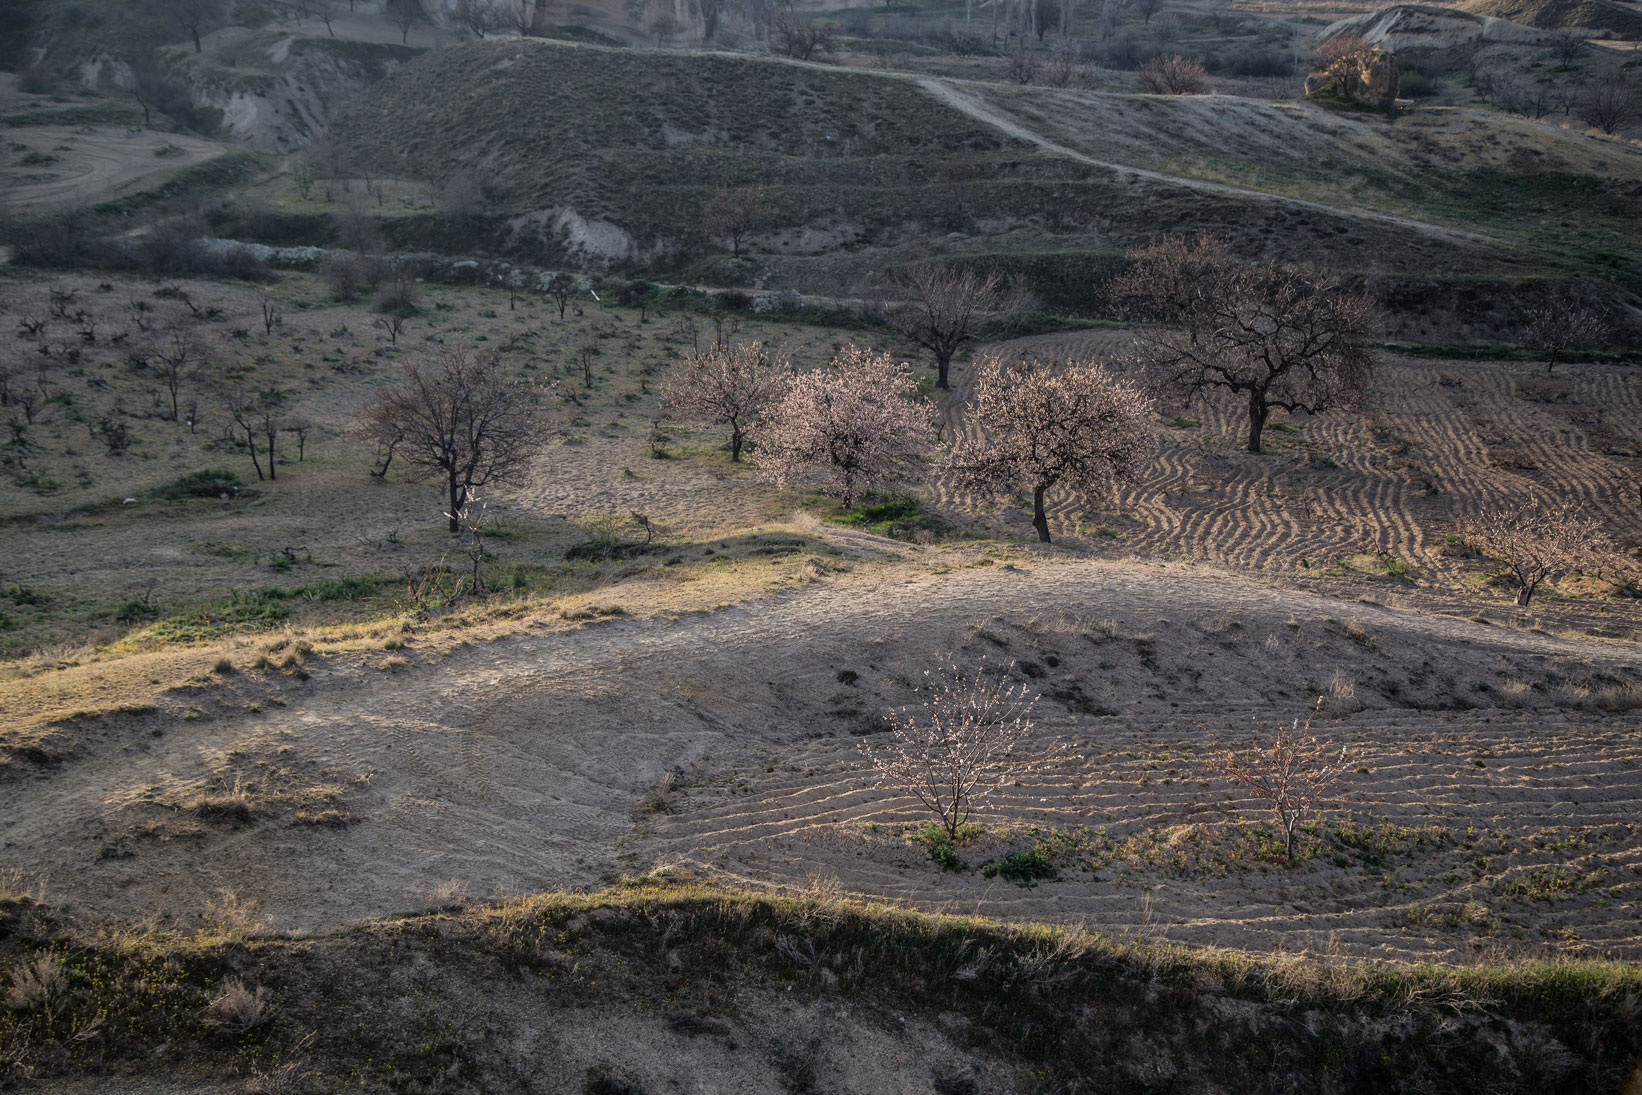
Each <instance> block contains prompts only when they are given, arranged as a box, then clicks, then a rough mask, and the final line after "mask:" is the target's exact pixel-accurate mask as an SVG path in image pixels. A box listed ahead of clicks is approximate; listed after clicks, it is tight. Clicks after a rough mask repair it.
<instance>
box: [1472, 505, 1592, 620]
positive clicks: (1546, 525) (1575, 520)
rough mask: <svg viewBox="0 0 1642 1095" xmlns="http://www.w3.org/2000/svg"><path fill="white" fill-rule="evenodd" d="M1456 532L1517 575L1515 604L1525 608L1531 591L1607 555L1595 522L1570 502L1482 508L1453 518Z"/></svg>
mask: <svg viewBox="0 0 1642 1095" xmlns="http://www.w3.org/2000/svg"><path fill="white" fill-rule="evenodd" d="M1459 535H1460V538H1461V539H1462V540H1464V541H1465V542H1466V543H1467V544H1469V545H1471V547H1472V548H1474V549H1475V550H1477V551H1479V552H1481V553H1482V554H1484V555H1486V556H1489V557H1490V558H1492V559H1495V560H1497V561H1499V562H1501V563H1503V564H1505V567H1506V569H1508V570H1509V571H1510V572H1511V574H1512V576H1513V577H1515V578H1516V580H1517V605H1518V607H1520V608H1527V607H1528V602H1529V601H1531V600H1532V599H1533V596H1534V591H1535V590H1537V589H1538V588H1539V587H1540V585H1541V584H1542V583H1544V582H1547V581H1555V580H1557V579H1558V578H1561V577H1563V576H1565V575H1568V574H1573V573H1575V572H1577V571H1580V570H1583V569H1585V568H1587V567H1596V566H1600V565H1601V563H1602V561H1603V560H1604V559H1605V558H1607V557H1608V552H1609V550H1610V548H1609V541H1608V538H1607V536H1606V534H1605V533H1603V531H1602V526H1601V524H1600V523H1599V522H1598V521H1597V520H1596V519H1595V518H1594V517H1588V516H1586V515H1584V514H1582V513H1581V512H1580V511H1579V509H1578V508H1577V507H1575V506H1572V505H1567V504H1564V505H1561V506H1550V505H1546V504H1544V503H1542V502H1541V501H1540V500H1538V499H1535V500H1533V501H1532V502H1529V503H1528V504H1526V505H1520V506H1514V507H1510V508H1505V509H1485V510H1481V511H1479V512H1477V513H1475V514H1472V515H1470V516H1468V517H1465V518H1463V519H1462V520H1461V521H1460V522H1459Z"/></svg>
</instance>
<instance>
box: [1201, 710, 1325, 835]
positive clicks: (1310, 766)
mask: <svg viewBox="0 0 1642 1095" xmlns="http://www.w3.org/2000/svg"><path fill="white" fill-rule="evenodd" d="M1322 702H1323V701H1322V700H1321V699H1320V698H1319V699H1318V701H1317V706H1316V707H1315V708H1313V709H1312V712H1311V714H1310V715H1308V716H1307V717H1306V721H1305V724H1304V725H1303V726H1302V725H1301V723H1300V720H1299V719H1298V718H1296V719H1295V720H1294V722H1293V723H1292V724H1291V725H1290V726H1287V727H1284V726H1283V725H1281V724H1279V725H1278V726H1277V727H1276V728H1275V729H1274V730H1271V731H1267V730H1265V728H1264V727H1261V726H1260V724H1259V723H1258V722H1256V723H1255V725H1256V727H1258V728H1259V729H1260V730H1261V731H1262V733H1261V737H1260V738H1258V739H1256V740H1255V741H1252V742H1250V743H1248V744H1247V745H1245V746H1243V747H1242V748H1234V749H1229V750H1225V751H1223V752H1222V753H1221V754H1220V757H1219V759H1220V766H1221V771H1223V772H1225V774H1226V775H1227V777H1229V778H1230V779H1231V781H1232V782H1233V783H1236V784H1238V785H1240V786H1243V787H1247V788H1248V789H1249V790H1250V791H1252V792H1253V793H1254V796H1255V797H1256V798H1258V799H1259V800H1260V801H1261V802H1263V803H1264V804H1265V805H1266V806H1268V807H1270V809H1271V811H1272V812H1273V813H1274V814H1276V815H1277V822H1278V824H1279V825H1280V826H1281V827H1282V830H1283V850H1284V851H1285V852H1286V853H1287V856H1288V859H1289V862H1291V863H1292V862H1293V861H1294V830H1295V829H1296V828H1297V827H1298V826H1299V824H1300V822H1301V820H1302V819H1304V818H1305V816H1306V815H1307V814H1310V813H1312V812H1314V811H1316V810H1318V809H1319V808H1320V807H1321V806H1322V805H1323V804H1324V803H1326V802H1327V801H1328V800H1329V799H1330V797H1331V796H1333V794H1334V793H1335V791H1336V789H1337V788H1338V786H1339V783H1340V779H1341V777H1342V776H1343V775H1344V774H1345V772H1346V768H1347V766H1348V764H1349V763H1350V760H1351V754H1350V753H1349V752H1348V751H1347V750H1346V749H1344V748H1339V749H1336V748H1335V747H1334V746H1333V745H1330V744H1328V743H1326V742H1322V741H1319V740H1318V739H1317V737H1316V735H1315V734H1313V733H1312V732H1311V724H1312V720H1313V719H1315V718H1316V717H1317V712H1318V711H1320V710H1321V709H1322ZM1268 735H1269V736H1268Z"/></svg>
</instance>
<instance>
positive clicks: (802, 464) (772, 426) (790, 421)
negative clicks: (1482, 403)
mask: <svg viewBox="0 0 1642 1095" xmlns="http://www.w3.org/2000/svg"><path fill="white" fill-rule="evenodd" d="M912 388H913V380H912V370H911V369H910V368H908V367H907V366H906V365H904V364H896V363H895V362H894V361H893V360H891V359H890V356H889V355H888V354H886V353H879V352H876V351H873V350H867V349H862V348H861V347H858V346H851V347H849V348H848V349H846V350H845V351H844V352H843V353H841V354H839V355H838V356H837V357H835V358H834V359H833V361H832V364H831V366H830V367H828V368H825V369H818V370H816V371H815V372H812V373H802V374H800V375H798V376H796V377H794V378H793V379H792V380H791V381H790V382H788V384H787V386H786V390H785V391H784V392H782V394H781V396H780V398H778V399H776V400H775V401H774V402H773V403H772V404H771V405H770V408H769V410H768V411H767V412H766V413H765V415H764V425H763V430H762V432H761V433H760V438H761V440H760V441H759V447H758V454H757V457H758V465H759V468H760V470H761V471H762V472H763V474H764V476H765V477H766V478H768V479H771V480H773V481H774V482H776V483H778V484H780V485H781V486H783V487H785V486H786V485H787V484H788V483H790V482H792V481H793V480H796V479H800V478H807V477H811V476H816V477H819V478H821V479H822V480H823V481H824V482H826V483H827V484H828V485H829V486H830V487H831V488H832V489H834V490H836V491H837V492H838V494H839V496H840V497H841V498H842V499H843V502H844V507H845V508H846V509H848V508H849V507H851V506H853V505H854V504H855V502H856V500H857V499H858V498H859V497H860V495H861V492H862V491H864V490H867V489H870V488H871V487H873V486H876V485H879V484H882V483H886V482H889V481H890V480H892V479H894V478H895V477H897V476H898V475H901V474H903V473H905V472H907V471H909V470H910V469H912V468H913V467H914V466H915V465H916V464H917V462H918V460H919V458H920V457H921V456H922V455H923V452H924V446H925V439H926V438H927V437H928V435H929V433H930V429H931V414H930V408H929V406H928V405H927V404H924V403H920V402H916V401H914V400H913V399H912V398H910V395H909V393H910V392H911V390H912Z"/></svg>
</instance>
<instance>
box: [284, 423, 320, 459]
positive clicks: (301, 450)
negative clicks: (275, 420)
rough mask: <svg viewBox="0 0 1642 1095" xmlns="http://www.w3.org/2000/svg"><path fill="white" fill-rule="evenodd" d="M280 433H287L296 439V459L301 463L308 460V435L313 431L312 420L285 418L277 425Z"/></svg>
mask: <svg viewBox="0 0 1642 1095" xmlns="http://www.w3.org/2000/svg"><path fill="white" fill-rule="evenodd" d="M279 428H280V430H281V432H283V433H288V434H290V435H291V436H293V437H295V438H296V459H297V463H299V464H300V463H302V462H303V461H304V460H306V459H307V458H308V435H309V434H310V433H312V432H313V430H314V420H313V419H311V418H300V417H293V418H286V419H283V420H281V422H280V424H279Z"/></svg>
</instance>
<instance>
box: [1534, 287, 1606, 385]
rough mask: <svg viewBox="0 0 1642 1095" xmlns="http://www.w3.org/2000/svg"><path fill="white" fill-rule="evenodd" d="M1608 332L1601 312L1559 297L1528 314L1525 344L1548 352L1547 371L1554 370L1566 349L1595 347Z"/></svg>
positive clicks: (1603, 339) (1542, 351)
mask: <svg viewBox="0 0 1642 1095" xmlns="http://www.w3.org/2000/svg"><path fill="white" fill-rule="evenodd" d="M1609 334H1610V329H1609V327H1608V321H1607V320H1605V319H1603V318H1602V313H1600V312H1598V311H1597V310H1596V309H1594V308H1592V307H1590V306H1589V305H1586V304H1582V303H1580V302H1579V301H1577V300H1574V299H1571V298H1569V297H1558V298H1556V299H1554V300H1550V301H1547V302H1546V303H1544V304H1542V305H1540V306H1539V307H1538V308H1535V309H1534V310H1533V311H1532V312H1530V313H1529V314H1528V326H1527V327H1526V328H1525V329H1524V330H1523V332H1522V344H1523V345H1524V346H1528V347H1531V348H1533V349H1535V350H1538V351H1540V352H1541V353H1543V354H1547V355H1549V360H1547V362H1546V371H1547V372H1554V371H1556V365H1557V360H1558V359H1559V358H1560V357H1561V356H1562V352H1563V351H1564V350H1594V349H1595V348H1597V347H1598V346H1601V345H1602V343H1603V342H1604V341H1605V340H1606V339H1607V338H1608V336H1609Z"/></svg>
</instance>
